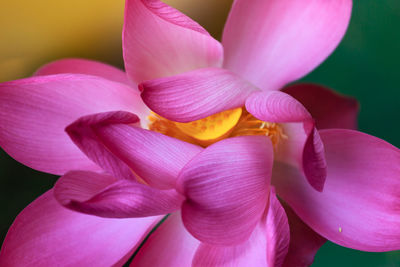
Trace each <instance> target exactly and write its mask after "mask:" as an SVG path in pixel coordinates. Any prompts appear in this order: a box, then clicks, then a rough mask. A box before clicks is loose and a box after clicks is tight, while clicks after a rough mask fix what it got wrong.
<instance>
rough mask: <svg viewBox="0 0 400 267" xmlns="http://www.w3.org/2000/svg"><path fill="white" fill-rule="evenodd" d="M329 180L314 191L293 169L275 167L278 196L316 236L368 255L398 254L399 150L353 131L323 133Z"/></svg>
mask: <svg viewBox="0 0 400 267" xmlns="http://www.w3.org/2000/svg"><path fill="white" fill-rule="evenodd" d="M321 137H322V140H323V142H324V144H325V148H326V159H327V163H328V177H327V180H326V184H325V188H324V191H323V192H316V191H315V190H313V189H312V188H311V187H310V186H309V185H308V184H307V183H305V182H304V179H302V174H301V173H300V172H298V171H297V170H296V169H295V168H291V167H290V166H287V165H285V166H282V165H279V164H276V167H275V166H274V175H273V178H274V181H273V183H274V184H275V185H276V189H277V192H278V194H279V196H280V197H282V198H283V199H284V200H285V201H286V202H287V203H288V204H289V205H290V206H291V207H292V208H293V210H294V211H295V212H296V214H297V215H298V216H299V217H300V218H301V219H302V220H303V221H304V222H305V223H307V224H308V225H309V226H310V227H311V228H312V229H313V230H314V231H316V232H317V233H319V234H320V235H322V236H323V237H325V238H327V239H328V240H330V241H332V242H335V243H337V244H339V245H341V246H345V247H349V248H353V249H358V250H364V251H378V252H379V251H390V250H398V249H400V228H399V222H400V215H399V212H398V209H399V203H400V201H399V195H400V194H399V192H400V179H399V173H400V151H399V149H397V148H396V147H393V146H392V145H390V144H388V143H386V142H385V141H383V140H380V139H378V138H376V137H373V136H369V135H367V134H363V133H360V132H356V131H352V130H342V129H335V130H322V131H321Z"/></svg>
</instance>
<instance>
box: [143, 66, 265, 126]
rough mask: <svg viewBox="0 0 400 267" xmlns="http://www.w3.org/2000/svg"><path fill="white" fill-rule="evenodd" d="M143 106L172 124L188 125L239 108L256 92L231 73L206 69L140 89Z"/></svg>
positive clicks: (217, 69) (151, 82) (148, 82)
mask: <svg viewBox="0 0 400 267" xmlns="http://www.w3.org/2000/svg"><path fill="white" fill-rule="evenodd" d="M139 88H140V89H141V91H142V98H143V100H144V102H145V103H146V105H147V106H148V107H150V108H151V109H152V110H153V111H154V112H156V113H157V114H159V115H161V116H163V117H165V118H167V119H169V120H173V121H179V122H189V121H195V120H198V119H202V118H205V117H207V116H210V115H212V114H215V113H218V112H221V111H224V110H228V109H233V108H238V107H242V106H244V104H245V101H246V98H247V97H248V96H249V95H250V94H251V93H252V92H254V91H257V90H258V89H257V88H256V87H254V86H253V85H251V84H250V83H248V82H247V81H245V80H243V79H242V78H240V77H239V76H237V75H235V74H234V73H232V72H230V71H228V70H224V69H219V68H206V69H199V70H195V71H191V72H187V73H184V74H181V75H176V76H173V77H167V78H162V79H156V80H150V81H146V82H143V83H141V84H140V85H139Z"/></svg>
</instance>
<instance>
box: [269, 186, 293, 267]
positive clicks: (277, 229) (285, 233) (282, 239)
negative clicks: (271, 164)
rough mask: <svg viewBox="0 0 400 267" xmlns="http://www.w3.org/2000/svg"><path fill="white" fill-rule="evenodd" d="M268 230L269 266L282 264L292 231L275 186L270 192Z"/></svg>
mask: <svg viewBox="0 0 400 267" xmlns="http://www.w3.org/2000/svg"><path fill="white" fill-rule="evenodd" d="M266 230H267V231H266V235H267V262H268V266H282V264H283V261H284V260H285V257H286V254H287V252H288V249H289V240H290V233H289V224H288V218H287V216H286V213H285V210H284V209H283V207H282V205H281V203H280V202H279V200H278V199H277V197H276V194H275V189H274V188H271V192H270V194H269V208H268V215H267V228H266Z"/></svg>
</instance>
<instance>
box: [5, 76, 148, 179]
mask: <svg viewBox="0 0 400 267" xmlns="http://www.w3.org/2000/svg"><path fill="white" fill-rule="evenodd" d="M0 106H1V109H0V146H1V147H2V148H3V149H4V150H5V151H6V152H7V153H8V154H10V155H11V156H12V157H13V158H15V159H16V160H17V161H20V162H21V163H23V164H25V165H27V166H29V167H31V168H34V169H36V170H40V171H44V172H49V173H53V174H63V173H65V172H66V171H68V170H71V169H85V170H90V169H98V167H97V166H96V165H95V164H94V163H93V162H92V161H90V160H89V159H88V158H87V157H86V156H85V155H84V154H83V153H82V152H81V151H80V150H79V149H78V148H77V147H76V146H75V144H74V143H73V142H72V141H71V140H70V138H69V137H68V135H67V134H66V133H65V131H64V129H65V127H66V126H68V125H69V124H70V123H72V122H73V121H75V120H76V119H78V118H79V117H81V116H84V115H87V114H91V113H97V112H105V111H111V110H126V111H131V112H134V113H135V114H138V115H139V116H140V114H142V113H143V112H145V106H144V104H143V102H142V101H141V99H140V96H139V95H138V93H137V92H136V91H135V90H133V89H132V88H130V87H128V86H126V85H123V84H121V83H116V82H112V81H109V80H105V79H103V78H98V77H94V76H87V75H78V74H59V75H50V76H37V77H33V78H28V79H22V80H18V81H12V82H5V83H2V84H0Z"/></svg>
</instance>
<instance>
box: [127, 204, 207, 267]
mask: <svg viewBox="0 0 400 267" xmlns="http://www.w3.org/2000/svg"><path fill="white" fill-rule="evenodd" d="M199 244H200V242H199V241H198V240H197V239H195V238H194V237H193V236H192V235H191V234H189V232H188V231H187V230H186V229H185V227H184V226H183V223H182V219H181V214H180V212H176V213H172V214H171V215H170V216H168V218H167V219H166V220H165V222H163V223H162V224H161V225H160V226H159V227H158V228H157V229H156V230H155V231H154V232H153V233H152V234H151V235H150V237H149V238H148V239H147V240H146V242H145V243H144V245H143V247H141V248H140V249H139V252H138V253H137V254H136V255H135V257H134V258H133V260H132V262H131V265H130V266H132V267H141V266H143V267H147V266H164V267H177V266H191V265H192V260H193V256H194V253H195V252H196V250H197V248H198V246H199Z"/></svg>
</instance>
